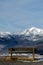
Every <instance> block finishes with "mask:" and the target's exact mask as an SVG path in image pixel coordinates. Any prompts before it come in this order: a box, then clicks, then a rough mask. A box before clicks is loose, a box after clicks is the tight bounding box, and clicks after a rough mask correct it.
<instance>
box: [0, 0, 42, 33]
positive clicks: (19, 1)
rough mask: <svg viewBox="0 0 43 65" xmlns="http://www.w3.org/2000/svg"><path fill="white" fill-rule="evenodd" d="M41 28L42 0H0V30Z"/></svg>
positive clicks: (18, 30) (14, 30)
mask: <svg viewBox="0 0 43 65" xmlns="http://www.w3.org/2000/svg"><path fill="white" fill-rule="evenodd" d="M30 27H38V28H42V29H43V0H0V31H4V32H6V31H9V32H15V33H17V32H20V31H22V30H24V29H26V28H30Z"/></svg>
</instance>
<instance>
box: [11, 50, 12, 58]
mask: <svg viewBox="0 0 43 65" xmlns="http://www.w3.org/2000/svg"><path fill="white" fill-rule="evenodd" d="M11 59H12V50H11Z"/></svg>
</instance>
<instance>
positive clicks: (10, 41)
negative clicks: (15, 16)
mask: <svg viewBox="0 0 43 65" xmlns="http://www.w3.org/2000/svg"><path fill="white" fill-rule="evenodd" d="M17 46H22V47H30V46H32V47H36V48H38V52H40V53H42V52H43V29H39V28H36V27H32V28H28V29H25V30H24V31H22V32H20V33H18V34H14V33H10V32H0V53H4V52H5V53H6V51H7V49H8V48H9V47H17Z"/></svg>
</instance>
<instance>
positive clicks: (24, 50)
mask: <svg viewBox="0 0 43 65" xmlns="http://www.w3.org/2000/svg"><path fill="white" fill-rule="evenodd" d="M8 51H9V53H10V54H11V59H12V57H13V56H12V54H13V53H19V54H20V53H32V54H33V60H34V58H35V51H36V48H33V47H31V48H23V47H16V48H9V49H8ZM17 58H18V56H17Z"/></svg>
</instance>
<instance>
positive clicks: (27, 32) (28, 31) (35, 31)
mask: <svg viewBox="0 0 43 65" xmlns="http://www.w3.org/2000/svg"><path fill="white" fill-rule="evenodd" d="M21 34H22V35H26V36H29V35H41V36H42V35H43V30H42V29H39V28H36V27H32V28H30V29H26V30H24V31H23V32H21Z"/></svg>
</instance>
